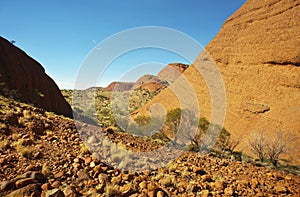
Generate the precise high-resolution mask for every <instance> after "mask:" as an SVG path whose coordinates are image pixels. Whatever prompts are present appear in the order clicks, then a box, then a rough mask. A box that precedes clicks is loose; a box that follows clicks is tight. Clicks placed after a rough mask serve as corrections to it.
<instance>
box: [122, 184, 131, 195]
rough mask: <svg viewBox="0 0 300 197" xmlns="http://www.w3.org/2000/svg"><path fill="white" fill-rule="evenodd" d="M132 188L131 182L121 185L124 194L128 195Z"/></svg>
mask: <svg viewBox="0 0 300 197" xmlns="http://www.w3.org/2000/svg"><path fill="white" fill-rule="evenodd" d="M130 190H131V186H130V185H129V184H126V185H124V186H122V187H120V193H121V194H122V195H127V194H129V192H130Z"/></svg>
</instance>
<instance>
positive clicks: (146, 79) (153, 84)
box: [132, 75, 168, 92]
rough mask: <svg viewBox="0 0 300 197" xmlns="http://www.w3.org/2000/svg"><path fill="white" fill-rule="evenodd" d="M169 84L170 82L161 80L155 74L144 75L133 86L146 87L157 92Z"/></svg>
mask: <svg viewBox="0 0 300 197" xmlns="http://www.w3.org/2000/svg"><path fill="white" fill-rule="evenodd" d="M167 85H168V82H166V81H161V80H160V79H158V77H157V76H155V75H144V76H142V77H140V78H139V79H138V80H137V81H136V82H135V84H134V86H133V87H132V88H133V89H144V90H148V91H150V92H156V91H159V90H161V89H162V88H165V87H166V86H167Z"/></svg>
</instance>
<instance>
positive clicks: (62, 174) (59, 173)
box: [54, 171, 65, 179]
mask: <svg viewBox="0 0 300 197" xmlns="http://www.w3.org/2000/svg"><path fill="white" fill-rule="evenodd" d="M63 176H65V172H64V171H60V172H58V173H55V174H54V178H56V179H58V178H62V177H63Z"/></svg>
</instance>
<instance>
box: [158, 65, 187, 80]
mask: <svg viewBox="0 0 300 197" xmlns="http://www.w3.org/2000/svg"><path fill="white" fill-rule="evenodd" d="M188 67H189V65H187V64H182V63H171V64H168V65H167V66H166V67H165V68H163V69H162V70H161V71H160V72H159V73H158V74H157V77H158V79H160V80H161V81H167V82H168V83H169V84H171V83H173V82H174V81H175V80H176V79H177V78H178V77H179V76H180V75H181V74H182V73H183V72H184V71H185V70H186V69H187V68H188Z"/></svg>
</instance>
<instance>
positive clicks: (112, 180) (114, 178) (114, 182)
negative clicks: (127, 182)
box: [111, 176, 122, 185]
mask: <svg viewBox="0 0 300 197" xmlns="http://www.w3.org/2000/svg"><path fill="white" fill-rule="evenodd" d="M121 181H122V178H121V177H120V176H116V177H113V178H111V183H112V184H115V185H119V184H120V183H121Z"/></svg>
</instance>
